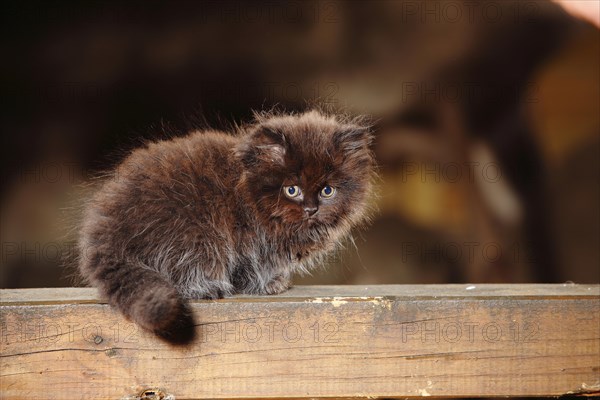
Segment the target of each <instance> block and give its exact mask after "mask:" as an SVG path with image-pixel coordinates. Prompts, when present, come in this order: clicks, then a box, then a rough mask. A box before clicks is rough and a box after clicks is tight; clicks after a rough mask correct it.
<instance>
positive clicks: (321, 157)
mask: <svg viewBox="0 0 600 400" xmlns="http://www.w3.org/2000/svg"><path fill="white" fill-rule="evenodd" d="M371 139H372V136H371V134H370V131H369V127H368V126H367V125H366V124H364V123H362V122H361V120H360V119H348V118H340V117H335V116H331V115H326V114H323V113H321V112H318V111H310V112H307V113H304V114H299V115H274V114H262V115H257V116H256V120H255V122H254V123H253V124H250V125H248V126H244V127H242V128H240V129H239V132H237V134H228V133H223V132H217V131H202V132H192V133H191V134H189V135H188V136H185V137H181V138H176V139H173V140H168V141H160V142H155V143H151V144H148V145H147V146H145V147H143V148H140V149H137V150H135V151H134V152H132V153H131V154H130V155H129V156H128V157H127V158H126V159H125V160H124V161H123V162H122V163H121V164H120V165H119V166H118V167H117V168H116V170H115V172H114V175H113V176H112V177H111V178H110V179H109V180H108V181H107V182H106V183H105V184H104V185H103V187H102V188H101V189H100V190H99V192H98V193H97V194H96V196H95V197H94V199H93V200H92V201H91V203H90V204H89V206H88V207H87V210H86V213H85V217H84V223H83V226H82V229H81V232H80V242H79V245H80V246H79V248H80V263H79V269H80V272H81V274H82V276H83V277H84V278H85V279H86V280H87V281H88V282H89V283H91V284H92V285H94V286H96V287H98V289H99V290H100V292H101V293H102V294H103V295H105V296H106V297H107V298H108V299H109V301H110V303H111V304H112V305H113V306H115V307H116V308H118V309H119V310H120V311H121V312H122V313H123V314H124V315H125V316H127V317H129V318H130V319H132V320H134V321H135V322H137V323H138V324H139V325H141V326H142V327H144V328H146V329H149V330H152V331H154V332H156V333H157V334H158V335H160V336H162V337H164V338H166V339H168V340H170V341H173V342H187V341H190V340H191V339H192V338H193V335H194V328H193V323H194V322H193V319H192V316H191V313H190V311H189V309H188V306H187V303H186V302H185V299H199V298H204V299H217V298H221V297H223V296H228V295H231V294H234V293H248V294H275V293H280V292H282V291H284V290H286V289H288V288H289V286H290V279H291V275H292V274H293V273H295V272H300V273H302V272H307V271H309V270H310V269H311V268H313V267H314V266H315V265H317V264H318V263H319V262H321V261H322V260H323V258H324V256H325V255H326V254H327V253H329V252H331V251H332V250H335V249H336V248H337V247H338V246H339V244H340V243H341V242H342V241H343V240H344V238H346V237H347V236H348V235H349V234H350V230H351V229H352V228H353V227H355V226H357V225H360V224H361V223H363V222H364V221H365V220H366V216H367V214H368V213H367V210H368V204H369V200H368V199H369V195H370V193H371V191H372V180H373V176H374V161H373V156H372V153H371V151H370V150H369V144H370V142H371ZM289 185H297V186H299V187H300V188H301V189H302V192H303V199H302V200H301V201H299V200H296V199H290V198H288V197H286V196H285V195H284V193H283V188H284V186H289ZM325 185H330V186H332V187H334V188H335V195H334V196H333V197H332V198H323V197H321V196H320V195H319V193H320V192H321V190H322V188H323V187H324V186H325ZM309 208H312V209H313V210H312V211H311V212H313V213H314V215H312V216H309V214H308V213H307V211H306V210H308V209H309ZM315 209H316V212H315Z"/></svg>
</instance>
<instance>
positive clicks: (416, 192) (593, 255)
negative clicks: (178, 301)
mask: <svg viewBox="0 0 600 400" xmlns="http://www.w3.org/2000/svg"><path fill="white" fill-rule="evenodd" d="M2 8H3V10H2V20H3V21H2V26H3V30H4V34H3V35H2V49H3V50H4V51H3V53H4V54H3V57H2V59H3V61H2V66H1V68H2V75H1V76H2V88H3V93H4V96H3V97H4V102H3V103H4V106H3V108H2V111H3V117H2V122H1V123H2V136H3V145H2V151H3V156H2V167H3V168H2V176H3V179H2V189H3V190H2V210H1V212H2V215H1V216H2V231H1V233H2V238H1V242H2V257H1V263H0V287H34V286H61V285H70V284H72V278H71V277H70V274H71V273H72V267H69V266H66V267H65V266H64V264H65V261H64V260H65V259H66V260H67V264H68V263H69V261H68V259H69V252H70V249H71V248H72V244H73V243H74V242H73V241H74V240H75V238H76V233H75V231H74V227H75V226H76V222H77V217H78V214H79V212H80V209H81V204H82V203H83V202H84V200H85V198H86V196H88V195H89V193H90V191H92V190H93V188H94V186H95V184H96V183H95V180H94V179H92V177H94V176H96V175H97V174H98V173H100V172H101V171H102V170H105V169H107V168H110V167H111V166H113V165H114V164H115V163H116V162H118V160H119V159H120V158H122V156H123V155H124V154H126V153H127V151H129V150H130V149H132V148H133V147H135V146H136V145H138V144H139V143H141V140H142V139H149V138H161V137H166V136H167V133H168V134H169V135H172V134H183V133H184V132H186V131H187V130H189V129H193V128H197V127H202V126H210V127H214V128H226V127H227V126H228V125H229V124H231V123H235V122H240V121H247V120H249V119H250V118H251V113H252V110H261V109H265V108H271V107H273V106H275V105H278V106H279V107H280V108H281V109H285V110H290V111H299V110H303V109H305V108H307V107H308V106H310V105H311V104H315V103H317V104H320V105H322V106H325V107H329V108H332V109H341V110H345V111H348V112H352V113H361V114H369V115H371V116H372V117H373V118H375V119H376V120H377V125H376V129H377V131H376V133H377V142H376V144H375V151H376V154H377V157H378V160H379V162H380V164H381V169H380V173H381V181H380V182H379V187H380V190H379V198H378V199H377V200H376V201H377V205H378V208H379V212H378V214H377V215H376V217H375V219H374V222H373V224H372V226H371V228H370V229H369V230H367V231H364V232H362V234H360V235H357V240H356V246H357V248H354V247H353V246H349V247H348V249H347V250H346V251H345V252H343V253H342V255H340V256H339V257H337V258H336V259H335V260H333V261H332V263H331V265H330V266H329V267H328V268H327V269H324V270H323V271H319V272H317V273H315V275H314V276H313V277H308V278H299V279H297V281H296V282H298V283H356V284H358V283H362V284H367V283H435V282H463V281H471V282H529V281H567V280H572V281H577V282H598V281H600V273H599V265H600V263H599V261H600V256H599V252H598V243H599V239H600V233H599V232H600V214H599V208H598V204H600V202H599V185H598V182H599V180H598V178H599V177H598V175H599V171H600V168H599V165H598V159H599V157H598V156H599V150H600V149H599V144H600V143H599V139H600V136H599V129H600V122H599V114H598V110H599V109H600V100H599V98H600V93H599V87H600V79H599V76H598V75H599V72H598V71H600V62H599V54H600V51H599V50H600V47H599V35H598V29H597V28H596V27H593V26H592V25H590V24H588V23H585V22H582V21H579V20H576V19H574V18H573V17H571V16H569V15H567V14H566V13H565V12H564V11H562V9H561V8H560V7H559V6H557V5H555V4H552V3H547V2H527V1H525V2H510V1H497V2H492V1H486V2H462V1H445V2H434V1H431V2H424V1H370V2H353V1H351V2H338V1H328V0H324V1H307V2H300V1H289V2H275V1H273V2H271V1H268V2H245V1H233V2H227V1H205V2H202V1H189V2H156V1H134V2H127V3H126V4H121V3H118V2H86V3H85V4H80V3H77V2H74V3H67V2H56V1H46V2H39V3H38V2H9V3H4V4H3V6H2ZM469 165H471V166H473V165H479V167H478V168H479V169H473V170H471V169H469V167H468V166H469ZM488 167H489V168H488ZM471 172H472V173H473V177H475V176H479V177H483V178H484V179H483V180H482V179H480V178H473V179H471V175H470V173H471ZM457 174H459V175H457ZM498 174H500V175H498ZM457 176H458V177H457ZM496 178H497V179H496Z"/></svg>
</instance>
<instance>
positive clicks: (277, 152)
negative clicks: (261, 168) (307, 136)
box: [238, 126, 286, 166]
mask: <svg viewBox="0 0 600 400" xmlns="http://www.w3.org/2000/svg"><path fill="white" fill-rule="evenodd" d="M285 153H286V139H285V136H284V135H283V133H281V132H279V131H277V130H275V129H272V128H269V127H264V126H261V127H259V128H258V129H257V130H256V131H255V132H254V133H252V134H250V136H249V137H248V138H247V140H245V141H244V144H243V145H242V147H241V148H240V149H238V154H239V155H240V156H241V159H242V162H244V164H245V165H246V166H249V165H252V164H256V163H257V162H266V163H270V164H283V163H284V160H285Z"/></svg>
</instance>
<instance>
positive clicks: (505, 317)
mask: <svg viewBox="0 0 600 400" xmlns="http://www.w3.org/2000/svg"><path fill="white" fill-rule="evenodd" d="M193 309H194V312H195V316H196V322H197V324H198V327H197V329H198V333H199V335H198V339H197V340H196V342H194V343H193V344H192V345H190V346H187V347H173V346H171V345H168V344H166V343H164V342H162V341H160V340H158V339H156V338H155V337H153V336H152V335H151V334H148V333H146V332H142V331H140V330H139V329H138V328H137V327H136V326H135V325H134V324H132V323H130V322H128V321H126V320H125V319H123V318H122V317H121V316H120V315H119V314H117V313H115V312H114V311H113V310H111V309H110V308H109V307H108V306H107V305H106V304H105V303H104V302H102V301H99V300H98V299H97V297H96V293H95V291H94V290H92V289H76V288H68V289H23V290H0V312H1V317H0V318H1V319H0V329H1V332H0V363H1V364H0V389H1V391H0V393H1V395H0V397H1V398H2V399H121V398H136V397H135V396H136V395H138V394H139V393H141V392H142V391H143V390H145V389H161V390H163V391H164V392H165V393H169V394H171V395H173V396H175V398H177V399H205V398H236V397H238V398H268V397H294V398H315V397H412V396H430V395H431V396H534V395H539V396H541V395H552V396H553V395H561V394H566V393H578V394H588V395H590V394H592V393H597V394H598V393H600V286H599V285H569V284H568V285H419V286H405V285H386V286H369V287H364V286H313V287H297V288H294V289H292V290H290V291H289V292H286V293H284V294H282V295H279V296H269V297H247V296H246V297H242V296H239V297H234V298H230V299H223V300H219V301H197V302H194V303H193Z"/></svg>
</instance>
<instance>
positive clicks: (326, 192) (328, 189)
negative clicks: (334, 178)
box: [321, 185, 335, 199]
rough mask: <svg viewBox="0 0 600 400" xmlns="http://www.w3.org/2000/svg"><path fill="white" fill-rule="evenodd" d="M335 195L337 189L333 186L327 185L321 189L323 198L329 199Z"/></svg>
mask: <svg viewBox="0 0 600 400" xmlns="http://www.w3.org/2000/svg"><path fill="white" fill-rule="evenodd" d="M334 194H335V188H334V187H333V186H329V185H326V186H325V187H324V188H323V189H321V197H323V198H325V199H328V198H330V197H333V195H334Z"/></svg>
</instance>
